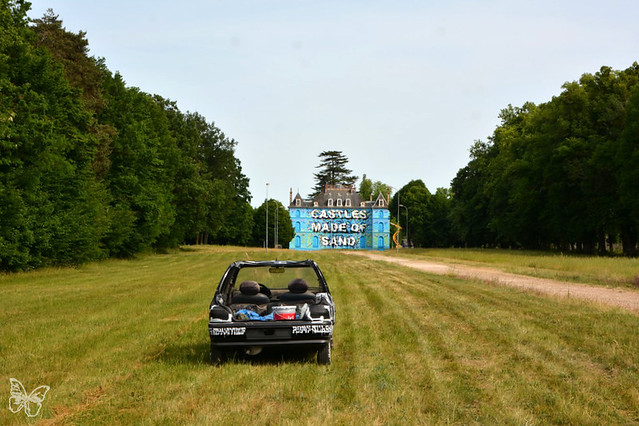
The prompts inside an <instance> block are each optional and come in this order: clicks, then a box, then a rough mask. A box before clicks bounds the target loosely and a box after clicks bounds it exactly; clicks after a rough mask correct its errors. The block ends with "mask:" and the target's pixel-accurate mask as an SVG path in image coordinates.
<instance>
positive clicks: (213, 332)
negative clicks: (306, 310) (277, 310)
mask: <svg viewBox="0 0 639 426" xmlns="http://www.w3.org/2000/svg"><path fill="white" fill-rule="evenodd" d="M209 336H210V337H211V344H212V345H214V346H272V345H322V344H325V343H328V342H330V341H331V340H332V338H333V324H331V323H311V322H308V321H264V322H260V321H246V322H234V323H220V322H209Z"/></svg>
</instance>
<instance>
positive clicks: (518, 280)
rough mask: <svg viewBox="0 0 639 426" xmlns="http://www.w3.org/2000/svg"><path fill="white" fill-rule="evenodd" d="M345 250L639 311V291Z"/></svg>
mask: <svg viewBox="0 0 639 426" xmlns="http://www.w3.org/2000/svg"><path fill="white" fill-rule="evenodd" d="M348 254H352V255H358V256H366V257H368V258H369V259H374V260H381V261H384V262H390V263H396V264H399V265H402V266H406V267H409V268H414V269H418V270H420V271H424V272H429V273H432V274H438V275H453V276H456V277H460V278H470V279H478V280H484V281H489V282H492V283H495V284H501V285H506V286H510V287H517V288H521V289H525V290H532V291H535V292H539V293H544V294H549V295H553V296H559V297H571V298H577V299H584V300H588V301H591V302H595V303H599V304H602V305H608V306H616V307H620V308H624V309H628V310H631V311H634V312H637V313H639V291H632V290H626V289H619V288H605V287H597V286H594V285H587V284H578V283H571V282H565V281H556V280H551V279H546V278H535V277H529V276H526V275H517V274H511V273H507V272H503V271H500V270H498V269H493V268H483V267H482V268H479V267H474V266H467V265H460V264H455V265H450V264H446V263H441V262H434V261H430V260H417V259H406V258H401V257H391V256H384V255H381V254H375V253H370V252H348Z"/></svg>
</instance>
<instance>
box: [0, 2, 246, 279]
mask: <svg viewBox="0 0 639 426" xmlns="http://www.w3.org/2000/svg"><path fill="white" fill-rule="evenodd" d="M29 7H30V5H29V3H27V2H22V1H2V2H1V3H0V25H1V26H0V223H2V226H0V270H9V271H13V270H20V269H27V268H33V267H39V266H43V265H48V264H76V263H81V262H86V261H89V260H93V259H99V258H102V257H104V256H125V257H129V256H133V255H135V254H136V253H139V252H141V251H144V250H148V249H154V250H164V249H166V248H170V247H175V246H177V244H179V243H182V242H185V241H189V240H190V239H192V238H197V236H199V235H202V234H205V235H206V236H207V238H206V239H207V240H209V241H211V242H221V243H228V244H247V243H248V242H249V241H250V237H251V226H252V209H251V207H250V205H249V202H250V194H249V193H248V179H247V178H246V176H244V175H243V173H242V169H241V166H240V163H239V161H238V160H237V158H235V155H234V147H235V144H236V143H235V141H233V140H232V139H229V138H227V137H226V136H225V135H224V133H223V132H222V131H221V130H220V129H218V128H217V127H215V126H214V125H213V124H212V123H208V122H207V121H206V120H205V119H204V118H203V117H202V116H200V115H198V114H191V113H187V114H182V113H181V112H180V111H179V110H178V109H177V107H176V106H175V104H173V103H171V102H170V101H167V100H165V99H162V98H161V97H159V96H153V95H149V94H147V93H143V92H141V91H140V90H139V89H137V88H132V87H127V86H126V84H125V82H124V79H123V78H122V76H120V75H119V74H117V73H116V74H115V75H113V74H112V73H111V72H110V71H109V70H108V69H107V68H106V66H105V65H104V61H103V60H101V59H95V58H92V57H89V56H88V50H89V49H88V41H87V40H86V39H85V33H83V32H79V33H77V34H74V33H71V32H68V31H66V30H65V29H64V27H63V25H62V21H61V20H60V19H59V18H58V16H57V15H55V14H54V13H53V11H51V10H49V11H48V12H47V13H46V14H45V16H44V17H43V18H42V19H37V20H34V21H33V23H34V25H33V26H31V27H29V26H28V24H27V22H28V19H27V16H26V13H27V11H28V9H29Z"/></svg>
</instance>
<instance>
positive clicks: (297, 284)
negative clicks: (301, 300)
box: [288, 278, 308, 293]
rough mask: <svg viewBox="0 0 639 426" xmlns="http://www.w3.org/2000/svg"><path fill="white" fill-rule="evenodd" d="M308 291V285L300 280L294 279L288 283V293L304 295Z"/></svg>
mask: <svg viewBox="0 0 639 426" xmlns="http://www.w3.org/2000/svg"><path fill="white" fill-rule="evenodd" d="M307 290H308V284H307V283H306V281H304V280H303V279H302V278H295V279H294V280H293V281H291V282H290V283H288V291H290V292H291V293H306V291H307Z"/></svg>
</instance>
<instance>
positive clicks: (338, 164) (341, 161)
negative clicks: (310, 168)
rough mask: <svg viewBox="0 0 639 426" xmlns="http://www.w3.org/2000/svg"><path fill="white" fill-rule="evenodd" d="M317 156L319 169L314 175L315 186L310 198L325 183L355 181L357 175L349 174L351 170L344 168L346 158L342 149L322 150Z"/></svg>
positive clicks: (349, 183) (348, 182) (347, 183)
mask: <svg viewBox="0 0 639 426" xmlns="http://www.w3.org/2000/svg"><path fill="white" fill-rule="evenodd" d="M319 158H320V159H321V161H320V164H319V165H318V166H317V167H316V168H317V169H320V171H319V172H317V173H315V175H314V176H315V187H314V188H313V191H314V192H313V194H311V195H310V197H311V198H312V197H314V196H315V195H317V194H319V193H320V192H321V191H322V190H324V186H325V185H336V184H344V185H354V184H355V182H356V181H357V176H354V175H351V173H352V170H350V169H348V168H346V164H347V163H348V158H347V157H346V156H345V155H344V154H343V153H342V151H323V152H321V153H320V154H319Z"/></svg>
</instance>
